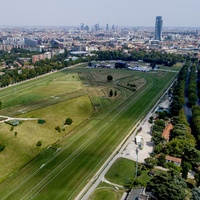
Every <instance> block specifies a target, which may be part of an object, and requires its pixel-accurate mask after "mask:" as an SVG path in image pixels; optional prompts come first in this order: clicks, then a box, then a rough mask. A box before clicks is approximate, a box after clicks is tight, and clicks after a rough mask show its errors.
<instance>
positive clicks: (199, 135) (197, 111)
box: [192, 105, 200, 147]
mask: <svg viewBox="0 0 200 200" xmlns="http://www.w3.org/2000/svg"><path fill="white" fill-rule="evenodd" d="M192 130H193V134H194V136H195V137H196V139H197V143H198V146H199V147H200V106H197V105H195V106H193V107H192Z"/></svg>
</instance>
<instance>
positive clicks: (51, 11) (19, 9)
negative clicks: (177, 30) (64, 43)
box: [0, 0, 200, 27]
mask: <svg viewBox="0 0 200 200" xmlns="http://www.w3.org/2000/svg"><path fill="white" fill-rule="evenodd" d="M0 7H1V9H0V26H2V25H3V26H4V25H19V26H20V25H31V26H35V25H46V26H49V25H56V26H71V25H75V26H79V25H80V23H81V22H83V23H84V24H88V25H89V26H91V25H94V24H95V23H99V24H100V26H105V24H107V23H108V24H109V25H112V24H115V25H118V26H152V27H153V26H154V25H155V18H156V16H160V15H161V16H162V17H163V27H165V26H166V27H169V26H178V27H183V26H185V27H200V11H199V9H200V0H0Z"/></svg>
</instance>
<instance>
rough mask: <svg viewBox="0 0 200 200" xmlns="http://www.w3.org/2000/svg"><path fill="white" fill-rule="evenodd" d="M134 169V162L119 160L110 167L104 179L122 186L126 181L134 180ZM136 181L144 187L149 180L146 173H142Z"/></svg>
mask: <svg viewBox="0 0 200 200" xmlns="http://www.w3.org/2000/svg"><path fill="white" fill-rule="evenodd" d="M135 167H136V162H134V161H132V160H128V159H125V158H119V159H118V160H116V161H115V163H114V164H113V165H112V166H111V168H110V169H109V171H108V172H107V174H106V176H105V178H106V179H107V180H108V181H110V182H111V183H115V184H119V185H122V186H124V184H125V181H126V180H127V179H130V178H131V179H132V178H133V179H134V178H135ZM138 168H139V167H138ZM138 180H139V181H141V182H142V183H144V185H145V184H146V183H147V182H148V181H149V180H150V177H149V175H148V174H147V171H142V174H141V175H140V176H139V177H138Z"/></svg>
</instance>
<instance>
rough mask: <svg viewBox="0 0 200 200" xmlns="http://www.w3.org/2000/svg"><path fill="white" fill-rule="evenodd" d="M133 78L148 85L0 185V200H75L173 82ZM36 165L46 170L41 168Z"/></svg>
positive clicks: (169, 75)
mask: <svg viewBox="0 0 200 200" xmlns="http://www.w3.org/2000/svg"><path fill="white" fill-rule="evenodd" d="M118 72H119V73H120V72H121V71H120V70H119V71H118ZM82 73H85V71H84V70H83V71H82ZM121 73H124V71H122V72H121ZM129 73H132V72H129ZM124 74H125V73H124ZM134 74H136V75H138V76H141V77H144V78H145V79H146V81H147V82H146V83H147V84H145V85H144V86H143V87H141V89H140V90H138V91H136V92H135V93H132V94H131V93H127V94H128V95H127V94H123V95H122V97H123V98H119V99H120V101H121V102H120V101H118V100H117V101H115V102H113V103H112V104H111V107H110V108H107V109H104V110H102V111H101V112H99V113H96V115H95V118H92V119H90V120H88V121H87V123H84V124H82V125H81V126H79V127H77V128H76V129H75V130H74V131H72V132H71V133H70V136H69V137H68V136H67V137H65V138H63V140H61V141H60V142H59V143H57V144H56V145H54V146H52V148H50V149H48V150H47V151H45V152H44V153H43V154H41V155H40V156H39V157H38V158H37V159H35V160H34V161H33V162H32V163H30V164H29V165H27V166H26V167H25V168H23V169H22V170H20V171H19V172H18V173H16V174H14V175H13V176H12V177H10V178H9V179H8V180H7V181H6V182H4V184H2V185H1V186H0V197H2V198H3V199H5V198H7V197H9V198H10V199H22V198H24V199H30V197H34V198H35V199H50V198H51V199H55V200H56V199H74V197H75V196H76V195H77V193H78V192H79V191H80V189H81V188H82V187H83V186H84V185H85V184H86V183H87V182H88V181H89V180H90V178H91V177H92V176H93V175H94V173H95V172H96V171H97V170H98V168H99V167H100V166H101V165H102V164H103V163H104V162H105V160H106V159H107V158H108V157H109V155H110V154H111V153H112V152H113V151H114V150H115V148H116V147H117V146H118V145H119V144H120V142H121V141H122V140H123V138H125V137H126V135H127V134H128V133H129V132H130V130H131V129H132V127H133V126H134V125H135V124H136V123H137V121H138V120H140V119H141V118H143V117H144V116H145V115H146V114H147V112H148V111H149V110H150V109H151V108H152V106H153V105H154V103H155V102H156V101H157V100H158V98H159V97H160V95H161V94H162V93H163V92H164V90H165V88H166V87H167V86H168V85H169V84H170V83H171V81H172V80H173V79H174V77H175V75H174V74H172V73H163V74H162V76H157V75H156V74H147V73H146V74H145V73H139V72H138V73H137V72H134ZM93 78H94V80H95V77H93ZM94 80H91V83H92V82H93V81H94ZM96 84H97V85H98V83H96ZM124 91H125V90H123V92H124ZM130 94H131V95H130ZM67 117H68V116H67ZM59 148H61V149H60V150H59V151H57V150H58V149H59ZM52 151H53V153H52ZM41 164H42V165H43V164H45V165H44V166H43V167H41Z"/></svg>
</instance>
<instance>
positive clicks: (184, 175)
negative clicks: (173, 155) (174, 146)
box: [181, 161, 192, 179]
mask: <svg viewBox="0 0 200 200" xmlns="http://www.w3.org/2000/svg"><path fill="white" fill-rule="evenodd" d="M181 167H182V169H183V170H182V178H184V179H187V176H188V172H189V170H190V169H191V168H192V165H191V164H190V163H189V162H185V161H183V162H182V163H181Z"/></svg>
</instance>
